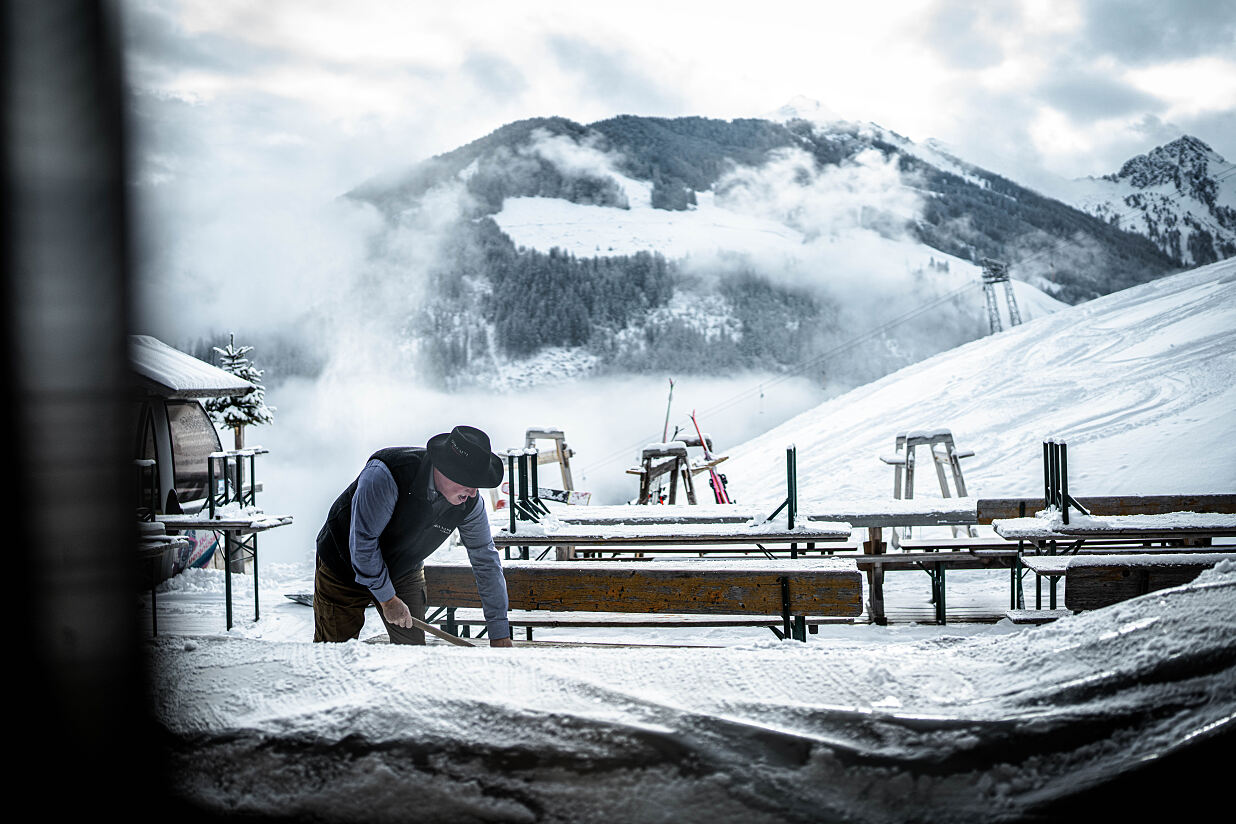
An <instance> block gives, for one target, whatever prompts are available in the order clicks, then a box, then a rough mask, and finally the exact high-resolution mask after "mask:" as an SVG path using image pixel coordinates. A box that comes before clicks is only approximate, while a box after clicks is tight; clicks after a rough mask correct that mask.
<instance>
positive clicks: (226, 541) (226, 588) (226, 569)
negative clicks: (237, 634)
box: [223, 532, 232, 630]
mask: <svg viewBox="0 0 1236 824" xmlns="http://www.w3.org/2000/svg"><path fill="white" fill-rule="evenodd" d="M223 594H224V597H225V598H226V600H227V628H228V630H231V629H232V533H230V532H224V533H223Z"/></svg>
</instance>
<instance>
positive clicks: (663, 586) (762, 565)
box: [425, 558, 863, 641]
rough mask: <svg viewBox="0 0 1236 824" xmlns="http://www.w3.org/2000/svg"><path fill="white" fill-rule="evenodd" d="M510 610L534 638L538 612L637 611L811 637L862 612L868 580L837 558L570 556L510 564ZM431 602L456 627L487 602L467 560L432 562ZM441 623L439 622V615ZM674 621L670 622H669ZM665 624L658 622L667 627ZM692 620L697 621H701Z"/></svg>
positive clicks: (428, 587)
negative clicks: (810, 631)
mask: <svg viewBox="0 0 1236 824" xmlns="http://www.w3.org/2000/svg"><path fill="white" fill-rule="evenodd" d="M503 572H504V574H505V576H506V587H507V597H508V599H509V604H510V609H511V610H515V611H526V613H527V614H525V615H523V616H522V617H517V618H516V625H517V626H518V625H523V626H525V628H526V629H527V631H528V633H529V638H531V629H532V626H533V623H534V619H532V618H529V615H530V614H532V613H537V612H542V613H554V614H558V613H624V614H625V613H634V614H641V615H645V616H649V615H654V614H655V615H711V616H718V617H720V616H724V617H725V618H726V620H727V621H730V622H729V623H726V624H725V625H727V626H728V625H732V623H733V622H732V621H731V620H730V619H738V620H739V621H740V622H742V619H745V624H746V625H749V626H772V625H773V624H774V623H775V622H777V621H778V620H780V623H781V626H782V632H780V633H778V634H780V635H783V636H788V637H792V638H796V639H798V640H802V641H805V640H806V633H807V618H808V617H815V618H849V619H853V618H855V617H858V616H859V615H861V614H862V609H863V604H862V579H861V577H860V575H859V573H858V570H857V569H856V568H855V566H854V564H853V562H850V561H845V560H841V559H834V558H823V559H811V560H799V561H768V562H759V563H757V562H753V561H737V562H731V563H728V564H727V563H717V562H705V561H698V562H678V563H672V562H663V563H657V564H629V563H622V562H598V561H592V562H587V563H571V562H563V561H550V562H544V563H538V562H508V563H505V564H503ZM425 589H426V601H427V603H428V604H429V605H430V606H432V607H438V608H442V609H444V610H445V611H446V618H445V622H444V628H446V629H447V631H448V632H454V631H455V626H456V625H457V624H458V623H459V621H458V620H457V618H456V615H455V612H454V611H455V610H457V609H460V608H475V607H480V606H481V602H480V596H479V595H478V594H477V589H476V581H475V579H474V577H473V573H472V567H471V566H470V565H468V564H467V563H459V564H426V565H425ZM434 620H437V619H436V618H435V619H434ZM667 620H668V619H667ZM663 624H664V622H659V623H658V625H663ZM687 625H698V622H696V623H695V624H687Z"/></svg>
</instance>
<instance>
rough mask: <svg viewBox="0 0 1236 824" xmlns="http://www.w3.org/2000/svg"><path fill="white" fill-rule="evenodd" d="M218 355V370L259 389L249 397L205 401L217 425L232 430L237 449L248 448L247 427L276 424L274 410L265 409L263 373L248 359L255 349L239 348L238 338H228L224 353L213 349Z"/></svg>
mask: <svg viewBox="0 0 1236 824" xmlns="http://www.w3.org/2000/svg"><path fill="white" fill-rule="evenodd" d="M213 349H214V350H215V352H217V353H219V366H220V367H221V368H222V369H223V370H224V371H225V372H229V373H230V374H233V375H235V376H236V377H238V378H240V379H241V380H246V381H248V382H249V383H251V384H253V385H254V386H256V387H257V388H256V389H254V390H253V391H252V392H250V393H249V394H247V395H240V396H236V397H228V398H211V399H210V400H208V401H206V403H205V406H206V411H207V412H209V413H210V417H211V419H212V420H214V422H215V424H217V425H219V426H226V427H230V428H231V430H232V433H233V435H234V439H235V444H236V448H237V449H243V448H244V446H245V426H246V425H249V424H253V425H257V424H263V423H272V422H274V420H275V416H274V411H275V407H273V406H267V405H266V387H264V386H263V385H262V383H261V379H262V374H263V372H264V370H262V369H258V368H257V367H256V366H254V365H253V363H252V362H250V360H249V358H248V357H246V356H247V355H248V354H249V353H250V352H252V351H253V347H252V346H239V347H238V346H236V336H235V335H234V334H233V335H228V344H227V347H226V348H224V349H220V348H219V347H218V346H215V347H213Z"/></svg>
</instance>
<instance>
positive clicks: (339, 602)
mask: <svg viewBox="0 0 1236 824" xmlns="http://www.w3.org/2000/svg"><path fill="white" fill-rule="evenodd" d="M500 483H502V459H501V458H499V457H498V456H497V455H494V454H493V453H492V452H491V451H490V448H489V436H488V435H486V434H485V433H484V432H482V431H481V430H479V429H477V428H476V427H472V426H457V427H455V428H454V429H453V430H451V431H450V432H444V433H442V434H441V435H436V436H434V437H433V438H431V439H430V440H429V442H428V443H427V444H426V445H425V448H424V449H420V448H417V447H399V446H396V447H388V448H386V449H380V450H378V451H377V452H375V453H374V454H373V456H372V457H371V458H370V459H369V462H368V463H367V464H365V468H364V469H363V470H361V473H360V475H359V476H358V477H357V479H356V480H355V481H353V482H352V485H351V486H349V487H348V488H347V489H345V490H344V491H343V493H342V494H341V495H340V496H339V497H338V498H337V499H335V502H334V504H332V505H331V508H330V512H329V514H328V515H327V516H326V523H325V524H324V525H323V526H322V529H321V531H320V532H318V549H317V572H316V574H315V576H314V581H313V640H314V641H347V640H349V639H352V638H357V637H359V636H360V631H361V627H363V626H364V624H365V607H367V606H368V605H369V603H370V602H374V603H376V604H377V605H378V612H379V614H380V615H381V617H382V622H383V623H384V624H386V630H387V633H388V634H389V635H390V639H391V643H393V644H424V643H425V633H424V631H423V630H420V629H416V628H414V627H413V626H412V620H411V618H412V617H413V616H415V617H416V618H418V619H420V620H421V621H424V620H425V569H424V566H423V564H424V561H425V559H426V558H427V557H429V555H430V554H432V553H433V551H434V550H435V549H437V548H438V547H439V546H441V544H442V542H443V541H445V540H446V538H447V536H448V535H450V534H451V532H452V531H454V530H455V529H458V530H459V537H460V540H461V541H462V543H463V545H464V547H465V548H466V549H467V551H468V560H469V561H470V562H471V563H472V573H473V575H474V576H475V578H476V588H477V591H478V593H479V594H480V596H481V607H482V609H483V610H484V613H485V623H486V626H487V629H488V632H489V645H490V646H491V647H509V646H512V644H511V629H510V625H509V623H508V622H507V595H506V579H505V578H504V577H503V575H502V563H501V561H500V560H499V559H498V551H497V550H496V549H495V548H494V542H493V537H492V536H491V535H490V532H489V518H488V516H487V515H486V513H485V504H484V502H483V500H482V498H481V496H480V495H477V489H478V488H482V487H483V488H489V487H495V486H497V485H498V484H500Z"/></svg>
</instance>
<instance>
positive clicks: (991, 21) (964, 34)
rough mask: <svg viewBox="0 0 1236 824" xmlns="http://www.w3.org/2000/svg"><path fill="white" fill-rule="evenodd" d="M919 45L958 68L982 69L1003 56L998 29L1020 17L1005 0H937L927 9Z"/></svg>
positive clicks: (995, 63) (1004, 29) (998, 61)
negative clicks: (992, 0)
mask: <svg viewBox="0 0 1236 824" xmlns="http://www.w3.org/2000/svg"><path fill="white" fill-rule="evenodd" d="M927 15H928V16H927V20H926V21H925V26H924V36H923V40H924V43H923V45H924V46H926V47H928V48H930V49H932V50H933V51H935V52H936V53H937V54H939V55H940V56H941V57H943V58H945V60H947V61H948V63H949V64H951V65H952V66H955V67H957V68H961V69H985V68H990V67H992V66H998V65H1000V64H1001V63H1003V62H1004V60H1005V50H1004V46H1003V45H1002V43H1001V38H999V37H998V36H997V33H998V32H1000V31H1006V30H1008V28H1009V27H1011V26H1016V25H1017V24H1018V23H1019V22H1020V21H1019V19H1018V17H1019V15H1018V12H1017V9H1016V7H1014V6H1011V5H1009V4H1007V3H982V4H978V3H972V2H967V0H938V1H937V2H936V3H934V4H932V6H931V7H930V8H929V10H928V12H927Z"/></svg>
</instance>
